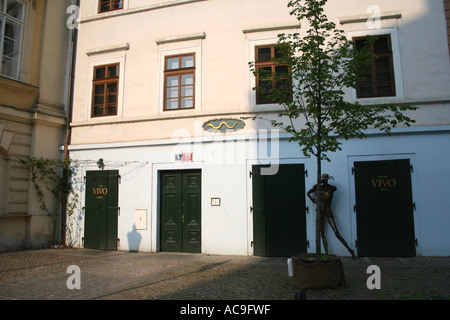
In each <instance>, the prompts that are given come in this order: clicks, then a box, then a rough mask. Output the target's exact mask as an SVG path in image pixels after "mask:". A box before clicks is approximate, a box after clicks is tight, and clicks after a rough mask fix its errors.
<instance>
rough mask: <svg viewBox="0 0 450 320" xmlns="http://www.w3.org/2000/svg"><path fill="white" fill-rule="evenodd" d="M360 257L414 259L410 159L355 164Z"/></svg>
mask: <svg viewBox="0 0 450 320" xmlns="http://www.w3.org/2000/svg"><path fill="white" fill-rule="evenodd" d="M355 188H356V212H357V214H356V219H357V237H358V240H357V248H358V255H359V256H372V257H410V256H415V255H416V251H415V236H414V216H413V202H412V186H411V165H410V162H409V160H408V159H405V160H388V161H365V162H355Z"/></svg>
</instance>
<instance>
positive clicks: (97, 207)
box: [84, 171, 119, 250]
mask: <svg viewBox="0 0 450 320" xmlns="http://www.w3.org/2000/svg"><path fill="white" fill-rule="evenodd" d="M118 199H119V171H88V172H86V199H85V201H86V204H85V222H84V247H85V248H90V249H100V250H117V220H118V213H119V207H118Z"/></svg>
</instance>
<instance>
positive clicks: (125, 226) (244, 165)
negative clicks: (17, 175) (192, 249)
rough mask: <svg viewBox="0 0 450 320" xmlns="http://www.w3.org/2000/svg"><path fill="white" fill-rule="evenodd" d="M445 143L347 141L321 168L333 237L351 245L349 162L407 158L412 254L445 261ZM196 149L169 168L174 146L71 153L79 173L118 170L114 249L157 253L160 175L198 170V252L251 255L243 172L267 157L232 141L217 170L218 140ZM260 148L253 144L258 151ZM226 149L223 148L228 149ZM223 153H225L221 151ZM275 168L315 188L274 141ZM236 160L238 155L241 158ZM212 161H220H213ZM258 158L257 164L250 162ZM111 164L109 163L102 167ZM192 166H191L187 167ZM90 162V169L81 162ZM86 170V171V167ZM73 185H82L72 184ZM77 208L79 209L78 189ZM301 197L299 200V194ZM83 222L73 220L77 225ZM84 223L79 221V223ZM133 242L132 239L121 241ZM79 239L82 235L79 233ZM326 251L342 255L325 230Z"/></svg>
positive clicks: (439, 134) (298, 159)
mask: <svg viewBox="0 0 450 320" xmlns="http://www.w3.org/2000/svg"><path fill="white" fill-rule="evenodd" d="M449 137H450V134H449V128H447V129H446V130H445V131H434V130H431V131H429V132H423V133H421V134H408V133H405V132H403V133H402V134H394V135H393V136H391V137H386V136H381V135H370V136H369V138H368V139H366V140H351V141H346V142H344V144H343V150H342V151H339V152H336V153H335V154H333V155H331V160H332V161H331V163H327V162H325V163H324V166H323V172H327V173H329V174H330V175H332V176H334V178H335V180H333V181H331V183H332V184H333V185H335V186H336V187H337V188H338V190H337V192H336V194H335V198H334V200H333V201H334V202H333V212H334V214H335V219H336V222H337V225H338V228H339V231H340V233H341V234H342V235H343V237H344V238H345V239H346V241H347V243H349V245H350V246H351V247H352V248H355V240H356V214H355V213H354V212H353V205H354V204H355V186H354V176H353V175H352V173H351V169H352V167H353V163H354V162H355V161H372V160H392V159H410V161H411V164H412V165H413V168H414V170H413V172H412V173H411V179H412V188H413V201H414V202H415V203H416V210H415V211H414V224H415V236H416V238H417V240H418V247H417V248H416V252H417V255H424V256H430V255H437V256H439V255H448V254H450V245H449V244H448V241H447V240H448V232H447V226H448V225H449V224H450V215H449V213H450V202H449V201H448V197H447V196H446V192H445V190H446V179H445V177H449V176H450V169H449V168H448V166H447V163H446V161H447V160H446V159H448V158H449V157H450V151H449V150H447V149H445V148H441V146H442V145H443V144H445V143H446V142H447V141H448V139H449ZM211 143H212V142H206V143H205V144H203V145H202V144H198V145H197V147H196V149H193V150H196V151H197V152H194V162H192V163H181V162H175V161H174V158H173V155H174V152H173V151H174V150H176V145H166V146H158V145H155V146H151V145H143V146H140V147H129V148H117V149H116V148H109V147H108V146H107V145H104V146H102V148H99V149H98V150H80V151H75V150H74V151H72V156H73V158H74V159H76V160H79V163H80V166H82V168H80V169H81V170H79V174H81V175H84V172H85V170H88V169H90V170H96V169H97V168H96V165H95V162H96V161H97V159H98V158H100V157H102V158H103V159H104V161H105V164H106V167H105V170H114V169H118V170H120V175H121V184H120V186H119V206H120V208H121V210H120V216H119V238H120V249H121V250H139V251H146V252H150V251H152V252H156V251H158V250H159V247H158V246H159V231H158V230H159V226H158V223H159V217H158V211H159V208H158V202H159V200H158V199H159V193H158V189H159V181H158V179H157V177H158V172H159V171H160V170H172V169H180V170H182V169H194V168H195V169H201V170H202V253H208V254H237V255H251V254H253V250H252V248H251V246H250V243H251V241H252V240H253V231H252V226H253V224H252V223H253V220H252V216H251V213H250V210H249V208H250V206H251V205H252V199H251V192H252V191H251V190H252V187H251V179H250V178H249V171H250V170H251V167H252V165H253V164H257V163H258V162H260V163H264V162H265V161H266V160H267V158H269V157H258V151H257V150H258V143H257V142H256V141H255V140H253V139H251V140H243V141H235V142H232V145H234V147H236V148H237V149H239V148H242V147H244V146H245V147H246V148H247V151H246V152H243V153H240V154H239V157H238V159H237V161H230V160H227V161H228V162H227V163H219V162H220V161H219V160H218V158H217V157H218V156H219V155H220V154H221V153H222V152H223V150H224V146H223V143H221V142H220V141H215V142H214V146H213V147H212V144H211ZM259 146H261V145H259ZM226 148H231V145H230V146H228V147H225V149H226ZM229 150H231V149H228V151H229ZM279 152H280V159H279V163H280V164H283V163H304V164H305V169H306V170H307V171H308V175H307V177H306V186H305V187H306V190H309V188H311V187H312V186H313V185H314V184H315V181H316V178H315V170H316V166H315V159H308V158H305V157H303V156H301V155H300V154H299V150H298V148H297V147H296V146H295V144H293V143H289V142H287V141H286V140H283V141H281V142H280V146H279ZM241 155H242V156H241ZM219 158H220V156H219ZM258 158H260V160H258ZM109 159H114V160H109ZM195 159H198V160H195ZM88 160H90V162H89V161H88ZM88 163H90V164H91V165H90V166H87V165H86V164H88ZM79 181H81V182H82V181H83V179H80V180H79ZM77 189H78V190H81V193H80V204H79V207H80V208H82V207H83V206H84V194H83V187H82V185H80V186H78V187H77ZM302 196H305V195H302ZM211 198H220V199H221V206H220V207H213V206H211ZM307 206H309V208H310V211H309V212H310V213H309V214H307V235H308V240H309V241H310V248H314V241H315V218H314V208H315V207H314V204H312V203H311V202H310V201H309V200H308V199H307ZM135 209H146V210H147V229H146V230H137V231H136V230H134V229H133V227H134V210H135ZM79 218H81V220H83V219H82V218H83V216H82V215H81V216H79V217H77V218H76V220H78V219H79ZM83 223H84V222H83ZM130 234H131V235H133V237H132V238H129V236H130ZM79 237H80V239H81V237H82V232H81V233H80V234H79ZM327 238H328V240H329V246H330V250H331V251H332V252H334V253H336V254H339V255H348V252H347V251H346V249H345V248H344V247H343V246H342V245H341V243H340V242H339V241H338V240H337V239H336V238H335V236H334V234H333V232H332V231H331V229H327Z"/></svg>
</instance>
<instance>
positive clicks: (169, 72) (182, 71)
mask: <svg viewBox="0 0 450 320" xmlns="http://www.w3.org/2000/svg"><path fill="white" fill-rule="evenodd" d="M188 56H192V59H193V66H192V67H187V68H178V69H168V64H167V62H168V60H169V59H173V58H178V65H179V66H181V65H182V63H181V62H182V58H183V57H188ZM187 74H192V76H193V77H192V85H189V86H192V107H190V108H183V107H181V99H182V98H183V96H182V95H181V92H182V90H181V89H182V87H183V85H182V84H181V77H182V76H183V75H187ZM173 76H178V86H177V87H178V96H177V98H176V99H177V100H178V107H177V108H174V109H168V108H167V101H168V99H170V98H168V97H167V89H168V86H167V78H168V77H173ZM163 81H164V85H163V91H164V93H163V111H180V110H193V109H195V104H196V99H195V96H196V94H195V93H196V92H195V90H196V53H195V52H189V53H180V54H173V55H167V56H164V77H163ZM184 97H191V96H184ZM172 99H175V98H172Z"/></svg>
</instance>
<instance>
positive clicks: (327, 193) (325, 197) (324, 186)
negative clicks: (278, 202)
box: [307, 173, 355, 259]
mask: <svg viewBox="0 0 450 320" xmlns="http://www.w3.org/2000/svg"><path fill="white" fill-rule="evenodd" d="M329 179H334V178H333V177H331V176H329V175H328V174H326V173H325V174H322V179H321V182H320V199H321V200H322V201H321V205H320V208H319V214H320V217H319V218H320V219H319V221H320V229H319V230H320V235H321V237H322V242H323V246H324V248H325V253H327V254H328V242H327V239H326V237H325V232H324V231H325V218H327V221H328V223H329V224H330V226H331V228H332V229H333V231H334V233H335V235H336V237H337V238H338V239H339V240H340V241H341V242H342V244H343V245H344V246H345V247H346V248H347V250H348V251H349V252H350V254H351V255H352V258H353V259H355V253H354V252H353V250H352V249H351V248H350V247H349V246H348V245H347V242H345V240H344V238H343V237H342V236H341V234H340V233H339V231H338V228H337V225H336V222H335V221H334V216H333V211H332V210H331V201H332V200H333V193H334V192H335V191H336V190H337V188H336V187H335V186H333V185H331V184H328V180H329ZM316 191H317V184H316V185H315V186H314V187H312V188H311V190H309V191H308V193H307V196H308V198H309V199H311V201H312V202H313V203H316V204H317V201H316V199H315V198H313V197H312V196H311V194H316Z"/></svg>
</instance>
